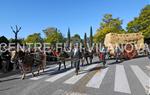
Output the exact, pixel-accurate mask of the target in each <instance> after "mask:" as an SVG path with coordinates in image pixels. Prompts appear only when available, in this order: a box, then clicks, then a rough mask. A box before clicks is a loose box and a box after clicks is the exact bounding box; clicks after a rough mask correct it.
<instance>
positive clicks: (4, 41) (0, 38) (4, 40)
mask: <svg viewBox="0 0 150 95" xmlns="http://www.w3.org/2000/svg"><path fill="white" fill-rule="evenodd" d="M0 43H6V44H8V43H9V41H8V39H7V38H6V37H5V36H1V37H0Z"/></svg>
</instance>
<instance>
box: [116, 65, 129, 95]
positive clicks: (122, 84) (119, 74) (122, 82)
mask: <svg viewBox="0 0 150 95" xmlns="http://www.w3.org/2000/svg"><path fill="white" fill-rule="evenodd" d="M114 86H115V87H114V91H116V92H122V93H128V94H131V91H130V87H129V84H128V79H127V76H126V72H125V69H124V66H123V65H116V72H115V85H114Z"/></svg>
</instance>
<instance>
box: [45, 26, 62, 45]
mask: <svg viewBox="0 0 150 95" xmlns="http://www.w3.org/2000/svg"><path fill="white" fill-rule="evenodd" d="M43 32H44V34H45V36H46V38H45V39H44V42H47V43H51V44H55V43H60V42H64V37H63V35H62V34H61V33H60V32H59V31H58V30H57V28H53V27H52V28H47V29H45V30H43Z"/></svg>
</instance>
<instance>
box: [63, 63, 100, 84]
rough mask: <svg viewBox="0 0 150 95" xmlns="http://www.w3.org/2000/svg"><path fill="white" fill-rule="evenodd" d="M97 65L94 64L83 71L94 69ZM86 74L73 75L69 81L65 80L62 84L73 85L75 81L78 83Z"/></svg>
mask: <svg viewBox="0 0 150 95" xmlns="http://www.w3.org/2000/svg"><path fill="white" fill-rule="evenodd" d="M96 66H97V64H94V65H90V66H88V67H86V68H85V69H83V70H89V69H92V68H94V67H96ZM86 74H87V72H85V73H81V74H79V75H74V76H73V77H71V78H70V79H68V80H66V81H65V82H64V83H66V84H75V83H76V82H77V81H79V80H80V79H81V78H82V77H84V76H85V75H86Z"/></svg>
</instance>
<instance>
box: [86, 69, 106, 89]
mask: <svg viewBox="0 0 150 95" xmlns="http://www.w3.org/2000/svg"><path fill="white" fill-rule="evenodd" d="M107 71H108V68H106V69H102V70H101V71H98V72H97V73H96V74H95V75H94V76H93V77H92V79H91V80H90V81H89V82H88V84H87V85H86V86H87V87H92V88H99V87H100V85H101V83H102V80H103V79H104V77H105V75H106V73H107Z"/></svg>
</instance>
